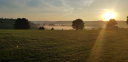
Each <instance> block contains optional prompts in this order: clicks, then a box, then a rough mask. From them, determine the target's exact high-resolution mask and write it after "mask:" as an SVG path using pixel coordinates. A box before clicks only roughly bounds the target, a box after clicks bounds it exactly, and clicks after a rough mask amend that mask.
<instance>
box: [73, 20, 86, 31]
mask: <svg viewBox="0 0 128 62" xmlns="http://www.w3.org/2000/svg"><path fill="white" fill-rule="evenodd" d="M72 27H73V29H76V30H79V29H80V30H83V28H84V22H83V20H82V19H76V20H74V21H73V22H72Z"/></svg>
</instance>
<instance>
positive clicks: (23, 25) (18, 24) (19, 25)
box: [14, 18, 30, 29]
mask: <svg viewBox="0 0 128 62" xmlns="http://www.w3.org/2000/svg"><path fill="white" fill-rule="evenodd" d="M14 29H30V24H29V22H28V20H27V19H26V18H22V19H21V18H18V19H17V20H16V21H15V24H14Z"/></svg>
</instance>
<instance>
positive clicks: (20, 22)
mask: <svg viewBox="0 0 128 62" xmlns="http://www.w3.org/2000/svg"><path fill="white" fill-rule="evenodd" d="M126 23H127V24H128V17H127V21H126ZM84 24H85V23H84V22H83V20H82V19H76V20H74V21H72V28H73V29H76V30H83V29H84V26H85V25H84ZM116 24H117V22H116V20H115V19H110V20H109V21H107V24H106V28H107V29H118V26H115V25H116ZM37 26H39V24H34V23H33V22H30V21H28V19H26V18H17V19H0V29H30V28H33V29H39V30H45V28H44V27H43V26H42V27H39V28H38V27H37ZM51 30H54V28H53V27H52V29H51ZM62 30H63V29H62Z"/></svg>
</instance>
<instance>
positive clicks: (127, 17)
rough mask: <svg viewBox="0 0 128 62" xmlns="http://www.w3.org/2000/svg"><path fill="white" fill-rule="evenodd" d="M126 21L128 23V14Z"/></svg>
mask: <svg viewBox="0 0 128 62" xmlns="http://www.w3.org/2000/svg"><path fill="white" fill-rule="evenodd" d="M126 23H127V24H128V16H127V21H126Z"/></svg>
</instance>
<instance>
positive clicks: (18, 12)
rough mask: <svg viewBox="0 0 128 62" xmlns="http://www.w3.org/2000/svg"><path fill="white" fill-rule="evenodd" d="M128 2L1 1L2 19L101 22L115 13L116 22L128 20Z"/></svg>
mask: <svg viewBox="0 0 128 62" xmlns="http://www.w3.org/2000/svg"><path fill="white" fill-rule="evenodd" d="M127 6H128V0H0V18H1V17H3V18H14V19H16V18H27V19H28V20H30V21H72V20H75V19H78V18H80V19H82V20H84V21H99V20H103V21H105V20H106V19H105V18H104V15H105V14H106V13H107V12H113V13H114V14H115V18H114V19H116V20H123V21H125V20H127V18H126V17H127V16H128V7H127Z"/></svg>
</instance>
